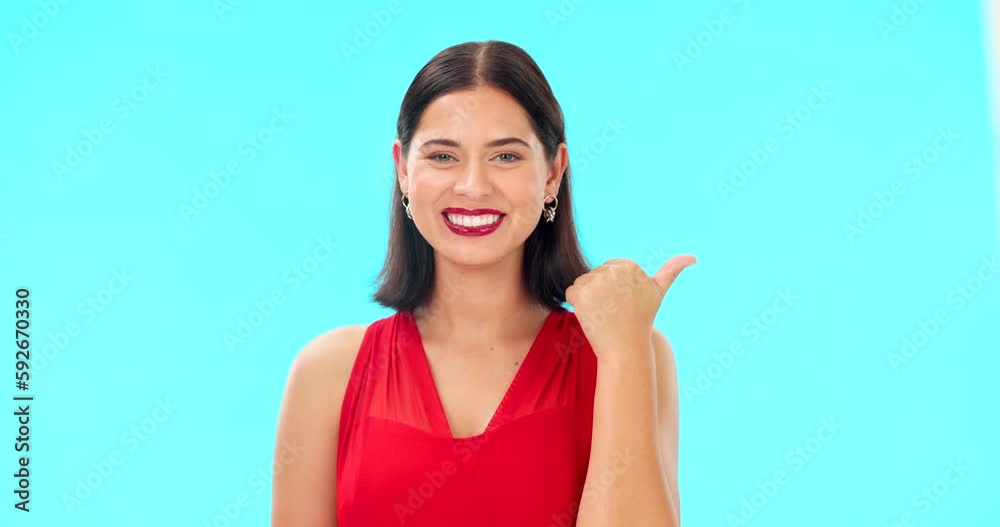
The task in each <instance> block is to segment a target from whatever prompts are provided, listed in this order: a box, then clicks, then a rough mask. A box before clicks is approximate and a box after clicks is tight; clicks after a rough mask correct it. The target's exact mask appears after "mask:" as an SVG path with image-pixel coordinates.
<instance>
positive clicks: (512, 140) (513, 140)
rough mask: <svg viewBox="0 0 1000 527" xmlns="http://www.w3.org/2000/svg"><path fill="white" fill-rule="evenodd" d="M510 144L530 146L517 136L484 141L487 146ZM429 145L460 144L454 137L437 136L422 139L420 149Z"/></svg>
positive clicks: (453, 145) (456, 145)
mask: <svg viewBox="0 0 1000 527" xmlns="http://www.w3.org/2000/svg"><path fill="white" fill-rule="evenodd" d="M510 144H519V145H523V146H525V147H527V148H529V149H530V148H531V145H529V144H528V142H527V141H525V140H523V139H519V138H517V137H503V138H500V139H494V140H492V141H490V142H489V143H486V146H487V147H494V146H504V145H510ZM430 145H442V146H450V147H454V148H458V147H460V146H461V145H460V144H459V143H458V141H455V140H454V139H445V138H443V137H438V138H435V139H428V140H426V141H424V143H423V144H422V145H420V149H421V150H423V149H424V147H427V146H430Z"/></svg>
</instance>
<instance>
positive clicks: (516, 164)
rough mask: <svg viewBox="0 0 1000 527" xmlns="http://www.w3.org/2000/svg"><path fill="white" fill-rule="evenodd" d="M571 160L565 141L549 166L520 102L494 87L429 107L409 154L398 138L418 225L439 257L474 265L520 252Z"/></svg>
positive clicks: (402, 181)
mask: <svg viewBox="0 0 1000 527" xmlns="http://www.w3.org/2000/svg"><path fill="white" fill-rule="evenodd" d="M566 157H567V156H566V145H565V144H560V145H559V150H558V152H557V154H556V157H555V160H554V161H553V163H551V165H550V164H549V163H548V162H547V160H546V156H545V149H544V148H543V146H542V144H541V142H539V140H538V138H537V137H536V136H535V133H534V130H533V129H532V127H531V122H530V120H529V119H528V115H527V113H526V112H525V111H524V109H523V108H522V107H521V105H520V104H518V102H517V100H515V99H514V98H512V97H511V96H510V95H508V94H507V93H506V92H503V91H501V90H497V89H495V88H490V87H477V88H475V89H470V90H463V91H459V92H453V93H449V94H447V95H443V96H441V97H438V98H437V99H436V100H434V101H433V102H432V103H431V104H430V105H428V107H427V108H426V110H425V111H424V114H423V116H422V117H421V120H420V123H419V126H418V127H417V130H416V132H415V133H414V135H413V139H412V142H411V143H410V151H409V155H407V157H406V158H405V159H404V158H403V157H402V145H401V144H400V142H399V140H396V142H395V143H393V158H394V160H395V162H396V174H397V175H398V178H399V185H400V188H401V189H402V190H403V193H404V194H406V195H407V196H408V197H409V203H410V208H411V210H412V214H413V222H414V223H415V224H416V227H417V229H418V230H419V231H420V233H421V234H422V235H423V236H424V238H425V239H426V240H427V242H428V243H430V245H431V247H433V248H434V250H435V251H436V252H437V255H438V257H444V258H447V259H448V260H451V261H453V262H455V263H458V264H460V265H468V266H480V265H488V264H491V263H495V262H497V261H499V260H502V259H503V258H505V257H508V256H511V255H512V254H513V253H515V252H516V251H519V250H521V249H522V245H523V243H524V241H525V240H526V239H527V238H528V236H529V235H530V234H531V232H532V231H533V230H534V229H535V227H536V226H537V225H538V222H539V221H541V216H542V207H543V204H544V200H545V197H546V196H547V195H552V196H555V195H556V193H557V191H558V189H559V184H560V181H561V179H562V173H563V171H564V170H565V167H566V163H567V161H566ZM398 206H400V207H401V206H402V204H399V205H398ZM550 206H551V205H550ZM556 221H559V219H558V215H557V216H556Z"/></svg>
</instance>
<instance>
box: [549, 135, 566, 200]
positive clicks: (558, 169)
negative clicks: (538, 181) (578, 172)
mask: <svg viewBox="0 0 1000 527" xmlns="http://www.w3.org/2000/svg"><path fill="white" fill-rule="evenodd" d="M567 166H569V153H568V151H567V149H566V143H559V146H558V147H556V155H555V158H554V159H553V160H552V164H551V165H549V173H548V178H547V179H546V180H545V193H546V194H551V195H553V196H556V195H558V194H559V187H560V186H561V185H562V177H563V174H564V173H565V172H566V167H567Z"/></svg>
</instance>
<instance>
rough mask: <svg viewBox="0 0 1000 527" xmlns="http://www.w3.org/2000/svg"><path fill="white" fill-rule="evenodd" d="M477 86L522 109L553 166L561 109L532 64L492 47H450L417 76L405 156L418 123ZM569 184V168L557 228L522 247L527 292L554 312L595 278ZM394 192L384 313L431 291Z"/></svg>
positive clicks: (427, 251) (422, 256)
mask: <svg viewBox="0 0 1000 527" xmlns="http://www.w3.org/2000/svg"><path fill="white" fill-rule="evenodd" d="M479 86H490V87H493V88H496V89H499V90H502V91H504V92H506V93H508V94H509V95H510V96H512V97H513V98H514V99H515V100H517V101H518V102H519V103H520V104H521V106H522V107H523V108H524V110H525V111H526V112H527V114H528V117H529V118H530V120H531V125H532V128H533V129H534V132H535V135H537V136H538V139H539V140H540V141H541V143H542V145H544V147H545V154H546V158H547V160H548V162H549V163H552V162H553V160H554V159H555V155H556V151H557V149H558V146H559V144H560V143H564V142H566V131H565V124H564V121H563V114H562V109H561V107H560V106H559V103H558V102H557V101H556V98H555V96H554V95H553V93H552V88H551V87H550V86H549V83H548V81H547V80H546V79H545V76H544V75H543V74H542V71H541V69H540V68H539V67H538V65H537V64H536V63H535V61H534V60H533V59H532V58H531V56H529V55H528V53H527V52H525V51H524V50H523V49H521V48H520V47H518V46H515V45H513V44H509V43H507V42H501V41H495V40H490V41H486V42H466V43H464V44H458V45H455V46H452V47H449V48H447V49H445V50H443V51H441V52H440V53H438V54H437V55H435V56H434V57H433V58H432V59H431V60H430V62H428V63H427V64H426V65H424V67H423V68H421V69H420V71H419V72H418V73H417V75H416V77H414V79H413V82H412V83H411V84H410V87H409V89H408V90H407V91H406V94H405V95H404V97H403V102H402V104H401V106H400V109H399V119H398V120H397V122H396V136H397V138H398V139H399V140H400V142H401V143H402V153H403V156H404V157H405V156H406V155H407V153H408V152H409V149H410V142H411V141H412V139H413V134H414V132H415V131H416V128H417V125H418V124H419V123H420V118H421V116H422V115H423V112H424V110H425V109H426V108H427V106H428V105H430V104H431V102H433V101H434V100H435V99H436V98H438V97H441V96H442V95H446V94H448V93H451V92H455V91H460V90H466V89H473V88H476V87H479ZM570 179H571V178H570V169H569V163H567V166H566V170H565V172H564V173H563V175H562V181H561V183H560V186H559V191H558V192H557V195H556V197H557V198H558V200H559V201H558V204H559V205H558V209H557V214H556V218H555V221H554V222H552V223H547V222H544V221H541V217H539V222H538V225H537V226H536V227H535V230H534V231H533V232H532V233H531V235H530V236H528V239H527V240H526V241H525V247H524V264H523V270H522V276H523V278H524V281H525V284H526V285H527V287H528V290H529V291H531V293H532V294H533V295H534V297H535V298H537V300H538V302H539V303H541V304H542V305H544V306H546V307H548V308H550V309H555V308H558V307H561V306H562V305H563V303H564V302H565V301H566V288H568V287H569V286H570V285H572V284H573V281H574V280H576V278H577V277H579V276H580V275H582V274H584V273H586V272H587V271H589V270H590V266H589V264H588V263H587V260H586V258H585V257H584V256H583V253H582V252H581V250H580V244H579V241H578V239H577V233H576V226H575V224H574V222H573V201H572V199H571V197H570ZM393 187H394V188H393V192H392V205H391V207H390V210H391V211H392V213H391V217H390V220H389V247H388V251H387V253H386V258H385V264H384V265H383V267H382V270H381V271H380V272H379V275H378V277H377V279H376V283H377V285H378V288H377V290H376V291H375V293H374V294H373V295H372V299H373V300H374V301H376V302H378V303H379V304H381V305H382V306H385V307H389V308H392V309H396V310H399V311H409V310H412V309H414V308H415V307H417V306H419V305H421V304H422V303H424V302H425V301H427V300H428V299H429V296H430V293H431V291H432V287H433V286H434V250H433V248H432V247H431V246H430V244H428V243H427V240H425V239H424V237H423V236H422V235H421V234H420V232H419V231H418V230H417V228H416V226H415V225H414V224H413V222H412V221H410V220H408V219H407V218H406V216H405V214H404V210H403V206H402V204H401V200H402V196H403V194H402V190H401V189H400V187H399V180H398V178H397V179H396V183H395V185H393Z"/></svg>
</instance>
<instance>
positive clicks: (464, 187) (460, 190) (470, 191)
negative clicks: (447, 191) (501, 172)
mask: <svg viewBox="0 0 1000 527" xmlns="http://www.w3.org/2000/svg"><path fill="white" fill-rule="evenodd" d="M459 173H460V175H459V177H458V180H457V181H455V187H454V190H455V193H456V194H459V195H462V196H466V197H468V198H471V199H479V198H483V197H486V196H489V195H490V193H491V192H492V191H493V185H492V183H491V182H490V179H489V174H488V172H487V170H486V169H485V168H484V167H483V166H482V164H481V163H468V164H466V165H465V166H464V167H463V169H462V170H461V171H460V172H459Z"/></svg>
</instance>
